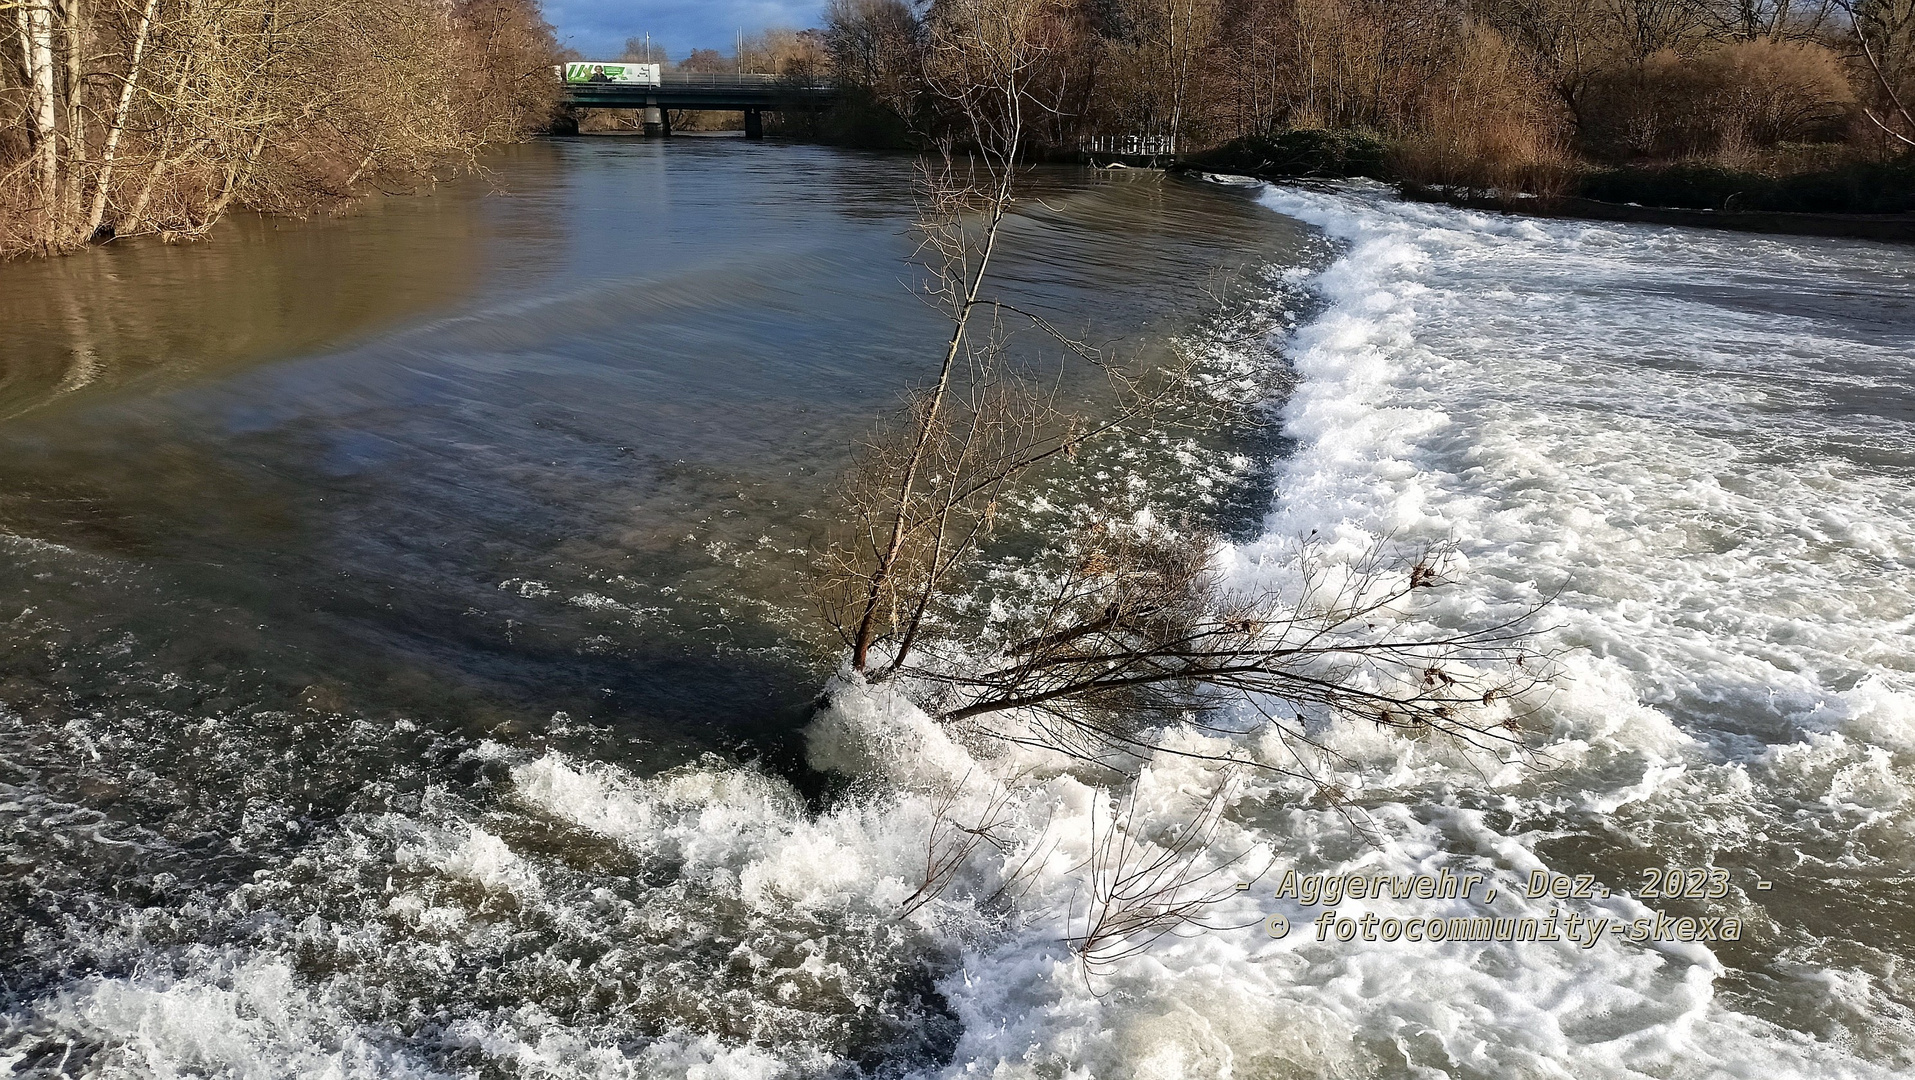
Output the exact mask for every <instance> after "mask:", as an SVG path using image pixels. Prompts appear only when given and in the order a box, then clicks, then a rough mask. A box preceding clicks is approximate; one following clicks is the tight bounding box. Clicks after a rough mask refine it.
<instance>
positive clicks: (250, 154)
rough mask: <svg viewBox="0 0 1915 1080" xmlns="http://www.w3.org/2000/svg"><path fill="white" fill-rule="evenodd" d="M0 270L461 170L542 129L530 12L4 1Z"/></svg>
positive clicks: (227, 1)
mask: <svg viewBox="0 0 1915 1080" xmlns="http://www.w3.org/2000/svg"><path fill="white" fill-rule="evenodd" d="M5 7H7V8H10V9H11V11H10V12H9V13H8V15H9V17H8V18H7V19H6V20H5V22H4V23H3V24H0V48H4V50H5V51H6V53H7V54H8V55H9V56H11V57H13V58H15V62H14V63H11V64H7V65H4V66H0V255H9V254H19V253H22V252H42V253H50V252H58V251H64V250H70V249H72V248H76V247H79V246H81V245H84V244H86V243H88V242H89V241H94V240H103V239H108V238H111V237H114V236H129V235H142V234H160V235H163V236H168V237H186V236H194V235H198V234H200V233H203V232H204V231H205V230H206V229H208V228H209V227H211V226H212V224H213V223H214V222H216V221H218V220H219V218H220V216H221V215H222V214H224V213H225V212H226V211H227V210H228V209H230V208H232V207H234V206H247V207H252V208H255V209H260V210H265V211H270V212H279V213H291V214H302V213H311V212H315V211H321V210H326V209H331V208H336V207H338V206H341V205H343V204H345V203H346V202H347V201H349V200H351V199H353V198H354V197H356V196H360V195H363V194H366V193H369V192H372V191H377V190H397V189H405V188H409V187H412V186H414V185H417V184H419V183H428V182H430V181H432V180H433V179H435V178H436V177H438V176H439V175H441V174H442V173H443V172H444V171H445V170H447V169H448V168H456V167H460V166H470V165H471V163H472V161H473V155H474V154H475V153H476V152H477V151H478V150H479V149H480V148H481V147H483V146H484V145H486V144H488V143H493V142H500V141H507V140H512V139H517V138H521V137H523V136H524V135H526V134H528V133H530V132H532V131H534V130H538V129H541V128H543V127H544V126H545V125H546V123H547V122H548V121H549V118H550V116H551V112H552V109H553V108H554V105H555V102H556V91H555V89H554V88H553V87H552V85H551V81H550V79H549V78H547V77H546V76H547V74H548V73H549V70H550V69H549V65H550V64H551V63H552V61H553V60H554V59H555V57H556V53H557V46H556V43H555V42H554V40H553V37H552V29H551V27H550V26H548V25H546V23H545V21H544V19H543V18H542V17H541V15H540V14H539V10H538V7H537V4H536V0H462V2H459V3H454V4H434V3H426V2H423V0H119V2H114V0H10V2H9V3H7V4H6V5H5Z"/></svg>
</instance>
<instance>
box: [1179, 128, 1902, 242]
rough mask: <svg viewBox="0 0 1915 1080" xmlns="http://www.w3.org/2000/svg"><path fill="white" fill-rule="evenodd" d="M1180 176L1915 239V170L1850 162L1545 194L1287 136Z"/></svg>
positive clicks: (1548, 211) (1657, 176)
mask: <svg viewBox="0 0 1915 1080" xmlns="http://www.w3.org/2000/svg"><path fill="white" fill-rule="evenodd" d="M1177 167H1178V168H1179V169H1180V170H1183V171H1187V172H1200V173H1222V174H1230V175H1238V176H1249V177H1254V178H1256V179H1259V180H1266V181H1271V182H1275V183H1282V182H1286V181H1296V180H1327V179H1350V178H1357V177H1363V178H1368V179H1372V180H1381V181H1383V182H1385V183H1391V184H1395V185H1396V186H1397V188H1398V191H1399V192H1400V193H1401V194H1402V195H1403V196H1404V197H1405V198H1407V199H1411V200H1414V201H1418V202H1439V203H1445V204H1447V205H1450V206H1456V207H1459V208H1463V209H1470V210H1493V211H1499V212H1503V213H1512V214H1526V215H1531V216H1536V217H1550V218H1588V219H1593V220H1598V221H1624V222H1634V223H1640V224H1652V225H1677V226H1682V227H1686V228H1701V229H1730V230H1735V231H1739V232H1753V233H1771V234H1784V235H1797V236H1832V237H1844V238H1849V239H1857V240H1884V241H1891V242H1904V243H1905V242H1915V162H1910V161H1891V162H1851V163H1847V164H1843V165H1839V166H1830V167H1826V168H1822V169H1816V170H1803V171H1797V172H1792V173H1785V174H1768V173H1761V172H1754V171H1737V170H1733V169H1726V168H1722V167H1718V166H1713V165H1706V164H1695V163H1687V164H1676V165H1671V166H1668V167H1662V168H1645V167H1631V168H1595V167H1581V168H1563V169H1560V170H1556V171H1554V172H1552V173H1551V174H1549V175H1547V176H1544V175H1540V174H1539V175H1538V176H1537V177H1534V178H1532V181H1533V182H1532V184H1531V186H1532V187H1534V188H1537V189H1539V190H1530V191H1514V192H1512V191H1508V190H1486V189H1485V188H1484V187H1482V186H1463V185H1458V184H1444V183H1436V182H1432V181H1430V180H1429V178H1428V177H1426V176H1422V175H1419V173H1418V171H1417V169H1416V168H1415V167H1414V165H1413V164H1411V163H1408V162H1406V160H1405V155H1404V154H1403V153H1401V151H1400V149H1399V148H1398V147H1397V146H1395V145H1394V144H1392V143H1390V142H1389V141H1387V140H1384V139H1382V138H1379V137H1377V136H1375V135H1371V134H1368V133H1365V132H1355V131H1316V130H1292V131H1281V132H1277V133H1275V134H1272V135H1268V136H1256V137H1250V138H1244V139H1238V140H1236V141H1234V142H1231V143H1228V144H1226V145H1224V146H1221V147H1218V148H1216V149H1214V150H1209V151H1205V152H1203V153H1200V154H1195V155H1192V156H1190V157H1188V158H1186V159H1184V160H1183V161H1182V162H1181V163H1179V165H1178V166H1177Z"/></svg>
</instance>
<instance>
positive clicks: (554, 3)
mask: <svg viewBox="0 0 1915 1080" xmlns="http://www.w3.org/2000/svg"><path fill="white" fill-rule="evenodd" d="M824 6H825V5H824V0H654V2H649V3H633V2H631V0H545V18H546V19H547V20H548V21H549V22H551V24H552V25H553V26H555V27H557V28H558V32H559V44H561V45H568V46H570V47H572V48H574V49H577V50H578V51H580V52H582V53H584V54H585V57H586V59H588V60H610V59H612V58H614V57H616V56H618V54H619V51H620V50H621V49H623V48H624V47H625V39H626V38H628V37H643V36H644V35H645V34H646V33H647V32H649V33H650V34H651V35H652V44H653V45H661V44H662V45H663V46H664V47H665V48H666V49H667V50H668V51H669V52H670V54H671V58H672V59H673V60H678V59H681V58H683V57H684V55H685V54H686V53H688V52H690V51H692V50H693V49H719V50H721V51H723V52H727V53H729V52H731V51H732V42H733V40H734V39H736V37H737V36H738V31H739V30H741V29H742V30H743V31H744V32H745V33H747V34H749V33H752V32H754V31H757V30H762V29H764V28H765V27H768V26H789V27H793V28H795V29H799V30H802V29H804V28H805V27H808V26H816V25H818V22H819V19H820V18H821V15H822V12H823V11H824Z"/></svg>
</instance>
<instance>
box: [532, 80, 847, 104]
mask: <svg viewBox="0 0 1915 1080" xmlns="http://www.w3.org/2000/svg"><path fill="white" fill-rule="evenodd" d="M837 96H838V88H837V87H835V86H831V85H829V84H815V85H814V84H806V83H800V82H794V81H792V80H789V79H784V78H780V77H779V76H776V75H700V74H691V73H680V72H673V73H670V74H667V75H665V76H663V81H662V82H661V84H660V85H658V86H643V85H639V84H636V83H574V82H568V83H566V84H565V87H564V91H563V98H562V100H563V101H564V103H565V104H567V105H573V106H577V107H580V108H587V109H643V108H646V107H647V106H656V107H658V108H661V109H742V110H757V109H769V110H778V109H790V108H799V107H807V108H809V107H816V106H820V105H827V104H830V103H831V102H832V101H834V100H836V98H837Z"/></svg>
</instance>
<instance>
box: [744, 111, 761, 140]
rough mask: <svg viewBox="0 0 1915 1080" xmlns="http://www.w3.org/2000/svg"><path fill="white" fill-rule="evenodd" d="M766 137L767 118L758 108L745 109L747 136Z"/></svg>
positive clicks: (753, 137) (752, 137)
mask: <svg viewBox="0 0 1915 1080" xmlns="http://www.w3.org/2000/svg"><path fill="white" fill-rule="evenodd" d="M764 137H765V120H764V117H763V115H762V114H761V113H759V111H758V110H757V109H746V110H745V138H747V139H762V138H764Z"/></svg>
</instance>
